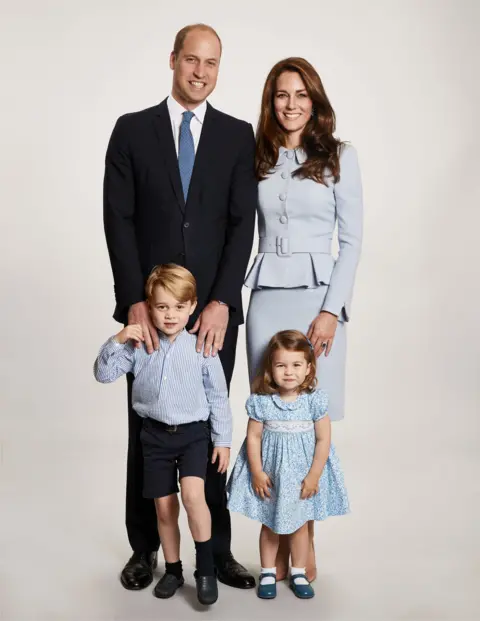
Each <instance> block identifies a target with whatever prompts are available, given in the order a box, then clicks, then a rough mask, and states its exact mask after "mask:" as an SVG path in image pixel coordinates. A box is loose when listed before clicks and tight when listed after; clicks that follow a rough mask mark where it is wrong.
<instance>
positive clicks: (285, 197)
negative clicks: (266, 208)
mask: <svg viewBox="0 0 480 621" xmlns="http://www.w3.org/2000/svg"><path fill="white" fill-rule="evenodd" d="M278 198H279V199H280V200H281V201H285V200H287V195H286V194H280V195H279V196H278Z"/></svg>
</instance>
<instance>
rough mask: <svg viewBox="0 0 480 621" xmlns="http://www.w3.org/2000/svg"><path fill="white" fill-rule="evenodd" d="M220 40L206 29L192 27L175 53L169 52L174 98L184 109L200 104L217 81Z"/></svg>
mask: <svg viewBox="0 0 480 621" xmlns="http://www.w3.org/2000/svg"><path fill="white" fill-rule="evenodd" d="M220 54H221V50H220V42H219V40H218V39H217V37H216V36H215V35H214V34H212V33H211V32H209V31H208V30H192V31H191V32H189V33H188V35H187V36H186V37H185V41H184V44H183V48H182V49H181V50H180V52H179V53H178V55H177V56H175V54H174V53H173V52H172V54H171V55H170V69H172V70H173V89H172V93H173V95H174V97H175V99H176V100H177V101H178V102H179V103H180V104H182V105H183V106H185V108H187V109H193V108H195V107H197V106H199V105H200V104H201V103H202V102H203V101H205V99H206V98H207V97H208V96H209V95H210V93H211V92H212V91H213V89H214V88H215V86H216V84H217V76H218V67H219V65H220Z"/></svg>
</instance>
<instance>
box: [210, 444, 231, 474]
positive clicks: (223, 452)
mask: <svg viewBox="0 0 480 621" xmlns="http://www.w3.org/2000/svg"><path fill="white" fill-rule="evenodd" d="M217 459H218V472H220V473H221V474H223V473H224V472H226V471H227V468H228V464H229V463H230V449H229V448H228V447H227V446H216V447H215V448H214V449H213V454H212V464H214V463H215V462H216V461H217Z"/></svg>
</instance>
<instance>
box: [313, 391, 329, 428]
mask: <svg viewBox="0 0 480 621" xmlns="http://www.w3.org/2000/svg"><path fill="white" fill-rule="evenodd" d="M310 410H311V412H312V419H313V421H314V422H316V421H317V420H320V419H321V418H324V417H325V416H326V415H327V414H328V395H327V393H326V392H325V391H324V390H314V391H313V392H312V394H311V397H310Z"/></svg>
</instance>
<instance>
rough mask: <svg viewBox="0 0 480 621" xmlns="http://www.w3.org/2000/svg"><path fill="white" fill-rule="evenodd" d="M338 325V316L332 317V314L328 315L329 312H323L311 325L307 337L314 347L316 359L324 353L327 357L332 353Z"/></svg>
mask: <svg viewBox="0 0 480 621" xmlns="http://www.w3.org/2000/svg"><path fill="white" fill-rule="evenodd" d="M337 323H338V317H337V316H336V315H332V313H328V312H327V311H321V313H320V314H319V315H317V316H316V317H315V319H314V320H313V321H312V323H311V324H310V328H309V329H308V332H307V337H308V338H309V339H310V342H311V343H312V345H313V349H314V351H315V357H316V358H318V357H319V356H321V354H322V352H323V351H324V352H325V356H328V354H329V353H330V350H331V349H332V345H333V339H334V337H335V331H336V329H337Z"/></svg>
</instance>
